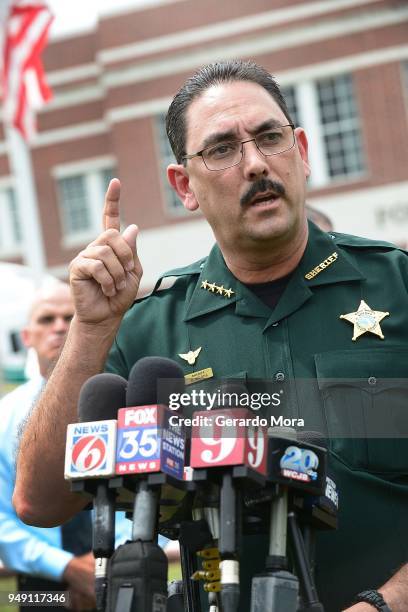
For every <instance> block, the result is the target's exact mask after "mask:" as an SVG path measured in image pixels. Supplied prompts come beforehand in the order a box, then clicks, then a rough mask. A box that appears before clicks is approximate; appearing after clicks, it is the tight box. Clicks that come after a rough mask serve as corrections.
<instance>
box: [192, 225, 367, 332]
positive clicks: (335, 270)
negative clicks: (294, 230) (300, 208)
mask: <svg viewBox="0 0 408 612" xmlns="http://www.w3.org/2000/svg"><path fill="white" fill-rule="evenodd" d="M333 253H337V255H336V256H335V261H333V262H332V263H331V264H330V265H328V266H325V267H322V269H321V270H320V271H319V273H317V274H315V276H313V278H311V279H309V280H308V279H306V278H305V276H306V275H307V274H308V273H310V272H311V271H312V270H315V269H316V268H318V266H319V265H321V264H322V263H323V262H325V261H326V260H327V259H328V258H329V257H331V256H332V255H333ZM201 265H202V268H201V273H200V276H199V278H198V281H197V284H196V287H195V289H194V291H193V295H192V297H191V300H190V302H189V303H188V305H187V309H186V315H185V317H184V321H190V320H192V319H195V318H196V317H200V316H202V315H206V314H208V313H211V312H215V311H217V310H221V309H222V308H226V307H227V306H231V305H232V304H235V312H236V313H237V314H239V315H241V316H248V317H262V318H265V319H266V320H267V322H266V327H269V325H272V324H273V323H275V322H277V321H279V320H280V319H282V318H284V317H286V316H289V315H290V314H291V313H292V312H295V311H296V310H298V309H299V308H300V307H301V306H302V304H304V302H306V301H307V300H308V299H309V298H310V297H311V296H312V295H313V291H312V288H313V287H316V286H318V285H328V284H332V283H339V282H345V281H360V280H362V279H363V278H364V277H363V275H362V274H361V273H360V271H359V270H357V269H356V268H355V267H354V266H353V265H352V264H351V262H350V261H349V260H348V259H347V257H346V256H345V255H344V252H343V251H339V249H338V248H337V245H336V243H335V240H334V237H332V235H331V234H327V233H326V232H322V231H321V230H320V229H319V228H318V227H316V226H315V225H314V224H313V223H311V222H309V239H308V243H307V246H306V250H305V252H304V254H303V257H302V259H301V261H300V263H299V265H298V267H297V268H296V269H295V271H294V272H293V274H292V277H291V279H290V281H289V283H288V285H287V287H286V289H285V291H284V293H283V295H282V297H281V298H280V300H279V302H278V304H277V306H276V308H275V309H274V310H273V311H272V313H271V310H270V308H268V306H266V304H264V303H263V302H262V301H261V300H260V299H259V298H257V297H256V295H255V294H254V293H253V292H252V291H251V290H250V289H248V288H247V287H246V286H245V285H243V284H242V283H241V282H240V281H239V280H238V279H237V278H235V276H234V275H233V274H232V273H231V272H230V270H229V269H228V268H227V266H226V264H225V261H224V258H223V256H222V253H221V251H220V249H219V247H218V245H214V247H213V248H212V250H211V252H210V255H209V256H208V258H207V260H206V261H205V263H204V265H203V264H201ZM206 282H207V283H209V284H211V285H212V284H214V285H215V286H216V287H217V288H218V287H222V288H224V289H232V291H233V293H232V294H231V297H227V296H226V295H225V293H224V291H222V292H220V291H219V290H217V289H215V290H214V291H211V290H209V289H208V288H205V286H206V285H205V283H206Z"/></svg>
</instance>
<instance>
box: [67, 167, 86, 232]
mask: <svg viewBox="0 0 408 612" xmlns="http://www.w3.org/2000/svg"><path fill="white" fill-rule="evenodd" d="M86 178H87V177H86V175H83V174H82V175H81V174H78V175H76V176H68V177H67V178H63V179H61V180H60V182H59V188H60V196H61V211H62V222H63V227H64V234H65V235H68V236H69V235H71V234H75V233H76V232H79V231H86V230H91V229H92V222H91V214H90V204H89V198H88V194H87V188H86Z"/></svg>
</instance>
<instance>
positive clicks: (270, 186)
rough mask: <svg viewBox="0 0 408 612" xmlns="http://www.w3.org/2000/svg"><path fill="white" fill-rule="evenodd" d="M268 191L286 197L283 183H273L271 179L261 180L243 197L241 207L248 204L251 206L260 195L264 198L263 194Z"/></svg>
mask: <svg viewBox="0 0 408 612" xmlns="http://www.w3.org/2000/svg"><path fill="white" fill-rule="evenodd" d="M267 191H273V192H274V193H276V195H278V196H284V195H285V188H284V186H283V185H282V183H278V181H271V180H270V179H260V180H259V181H256V183H253V184H252V185H251V187H250V188H249V189H248V191H247V192H246V194H244V195H243V196H242V198H241V206H246V204H249V203H250V202H251V200H253V199H254V198H255V196H256V195H258V194H259V195H260V196H262V194H263V193H266V192H267Z"/></svg>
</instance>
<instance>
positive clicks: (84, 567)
mask: <svg viewBox="0 0 408 612" xmlns="http://www.w3.org/2000/svg"><path fill="white" fill-rule="evenodd" d="M73 314H74V305H73V302H72V298H71V293H70V289H69V287H68V285H65V284H63V283H58V284H56V285H53V286H52V287H49V288H48V289H43V290H42V291H40V292H39V293H38V294H37V296H36V299H35V301H34V303H33V305H32V307H31V310H30V314H29V322H28V324H27V326H26V327H25V328H24V329H23V331H22V339H23V342H24V344H25V346H26V347H32V348H33V349H34V350H35V352H36V354H37V357H38V366H39V368H38V369H39V372H38V374H37V375H36V376H34V377H33V378H32V379H30V380H29V381H28V382H27V383H25V384H24V385H21V386H20V387H18V388H17V389H15V390H14V391H12V392H11V393H9V394H8V395H7V396H5V397H4V398H3V399H2V400H1V401H0V559H1V561H2V562H3V563H4V565H5V566H6V567H7V568H9V569H11V570H14V571H15V572H16V573H18V575H19V589H20V590H21V589H24V590H43V591H50V590H54V591H57V590H62V589H63V588H68V590H69V592H70V599H71V606H72V609H73V610H80V609H84V608H85V609H90V608H92V607H93V606H94V565H95V562H94V557H93V554H92V552H91V551H90V548H91V539H90V531H89V530H84V529H82V532H81V529H76V530H75V534H74V539H75V543H76V544H78V542H81V541H82V549H83V550H84V549H85V550H86V551H87V552H86V553H85V554H80V552H78V550H77V551H76V552H75V554H76V555H77V556H74V554H73V552H68V550H64V545H66V544H65V542H64V541H63V540H64V538H63V530H62V529H61V528H60V527H54V528H49V529H45V528H38V527H32V526H30V525H25V524H24V523H22V522H21V521H20V520H19V518H18V517H17V515H16V513H15V510H14V508H13V506H12V503H11V498H12V493H13V488H14V481H15V457H16V451H17V446H18V438H19V433H20V431H21V430H22V428H23V427H24V424H25V421H26V419H27V417H28V414H29V413H30V411H31V408H32V406H33V405H34V404H35V401H36V400H37V398H38V396H39V394H40V393H41V389H42V387H43V385H44V383H45V379H46V378H47V375H48V373H49V370H50V367H51V365H52V363H53V362H54V361H55V360H56V358H57V357H58V355H59V353H60V350H61V348H62V346H63V343H64V340H65V336H66V332H67V331H68V328H69V324H70V321H71V319H72V316H73ZM44 467H45V466H44ZM74 520H75V519H74ZM67 548H68V546H67ZM72 550H73V549H72ZM54 581H55V582H54ZM62 582H64V583H65V584H66V586H65V587H62V585H61V584H58V583H62ZM21 609H24V608H21ZM58 609H59V610H60V609H61V608H58Z"/></svg>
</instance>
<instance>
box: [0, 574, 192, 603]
mask: <svg viewBox="0 0 408 612" xmlns="http://www.w3.org/2000/svg"><path fill="white" fill-rule="evenodd" d="M180 579H181V567H180V564H179V563H170V564H169V573H168V580H169V582H170V581H171V580H180ZM16 588H17V587H16V580H15V578H0V594H1V595H2V597H1V599H0V612H16V610H18V606H4V605H2V604H1V601H4V599H3V593H13V592H14V591H15V590H16ZM34 610H40V608H39V607H33V611H34ZM44 610H47V607H44ZM63 610H64V608H61V612H63Z"/></svg>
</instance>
